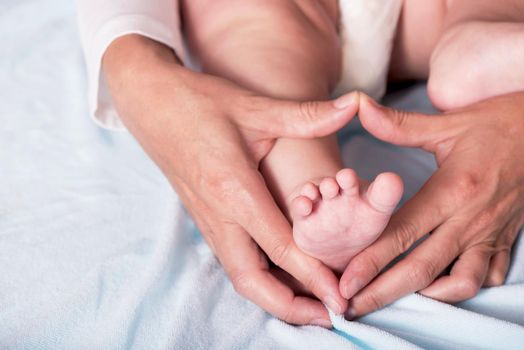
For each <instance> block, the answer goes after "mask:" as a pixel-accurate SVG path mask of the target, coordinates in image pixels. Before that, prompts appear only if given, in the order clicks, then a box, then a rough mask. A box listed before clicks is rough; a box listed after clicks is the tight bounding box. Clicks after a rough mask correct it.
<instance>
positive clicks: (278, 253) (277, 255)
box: [267, 239, 291, 267]
mask: <svg viewBox="0 0 524 350" xmlns="http://www.w3.org/2000/svg"><path fill="white" fill-rule="evenodd" d="M290 251H291V245H290V244H289V242H285V241H283V240H281V239H279V240H276V241H275V242H274V243H273V247H272V248H271V250H270V251H269V252H267V253H268V257H269V259H270V260H271V261H272V262H273V263H275V265H277V266H279V267H281V265H282V264H284V262H285V261H286V260H287V258H288V256H289V253H290Z"/></svg>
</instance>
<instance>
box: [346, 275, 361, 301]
mask: <svg viewBox="0 0 524 350" xmlns="http://www.w3.org/2000/svg"><path fill="white" fill-rule="evenodd" d="M361 288H362V283H361V282H360V280H359V279H358V278H353V279H352V280H350V281H349V283H348V284H347V286H346V290H345V295H344V298H346V299H351V298H352V297H353V295H355V294H357V292H358V291H359V290H360V289H361Z"/></svg>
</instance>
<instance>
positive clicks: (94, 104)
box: [77, 0, 187, 130]
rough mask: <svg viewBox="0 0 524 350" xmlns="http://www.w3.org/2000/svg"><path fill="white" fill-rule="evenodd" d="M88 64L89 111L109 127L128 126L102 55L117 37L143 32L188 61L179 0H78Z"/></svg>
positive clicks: (83, 44)
mask: <svg viewBox="0 0 524 350" xmlns="http://www.w3.org/2000/svg"><path fill="white" fill-rule="evenodd" d="M77 11H78V23H79V30H80V39H81V42H82V46H83V49H84V55H85V61H86V65H87V83H88V90H87V91H88V102H89V114H90V115H91V116H92V117H93V118H94V120H95V122H96V123H97V124H99V125H100V126H102V127H105V128H108V129H117V130H118V129H120V130H121V129H125V128H124V126H123V124H122V122H121V121H120V118H119V117H118V115H117V112H116V110H115V108H114V106H113V103H112V101H111V96H110V95H109V90H108V88H107V85H106V82H105V80H104V77H103V75H102V74H101V68H102V67H101V65H102V56H103V55H104V52H105V51H106V49H107V47H108V46H109V44H111V42H112V41H113V40H115V39H116V38H118V37H120V36H123V35H126V34H132V33H134V34H140V35H143V36H145V37H148V38H151V39H153V40H156V41H158V42H161V43H162V44H165V45H167V46H169V47H171V48H172V49H173V50H174V51H175V53H176V54H177V56H178V58H179V59H180V60H181V61H182V62H183V63H186V62H187V53H186V51H185V46H184V42H183V39H182V34H181V26H180V24H181V23H180V22H181V20H180V13H179V4H178V0H77Z"/></svg>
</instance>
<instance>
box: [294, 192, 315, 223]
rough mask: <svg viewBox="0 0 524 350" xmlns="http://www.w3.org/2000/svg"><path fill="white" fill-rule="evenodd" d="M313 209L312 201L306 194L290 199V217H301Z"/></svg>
mask: <svg viewBox="0 0 524 350" xmlns="http://www.w3.org/2000/svg"><path fill="white" fill-rule="evenodd" d="M312 211H313V202H312V201H311V199H309V198H308V197H306V196H298V197H297V198H295V199H293V200H292V201H291V207H290V212H291V217H292V218H293V219H295V218H301V217H306V216H308V215H309V214H311V212H312Z"/></svg>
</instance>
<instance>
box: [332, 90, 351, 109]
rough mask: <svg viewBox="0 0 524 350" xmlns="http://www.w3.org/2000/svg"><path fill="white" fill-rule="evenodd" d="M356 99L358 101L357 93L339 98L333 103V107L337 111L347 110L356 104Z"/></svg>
mask: <svg viewBox="0 0 524 350" xmlns="http://www.w3.org/2000/svg"><path fill="white" fill-rule="evenodd" d="M356 99H357V94H356V93H350V94H348V95H344V96H341V97H339V98H337V99H336V100H335V101H334V102H333V105H334V106H335V108H337V109H345V108H347V107H349V106H351V105H352V104H354V103H355V101H356Z"/></svg>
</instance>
